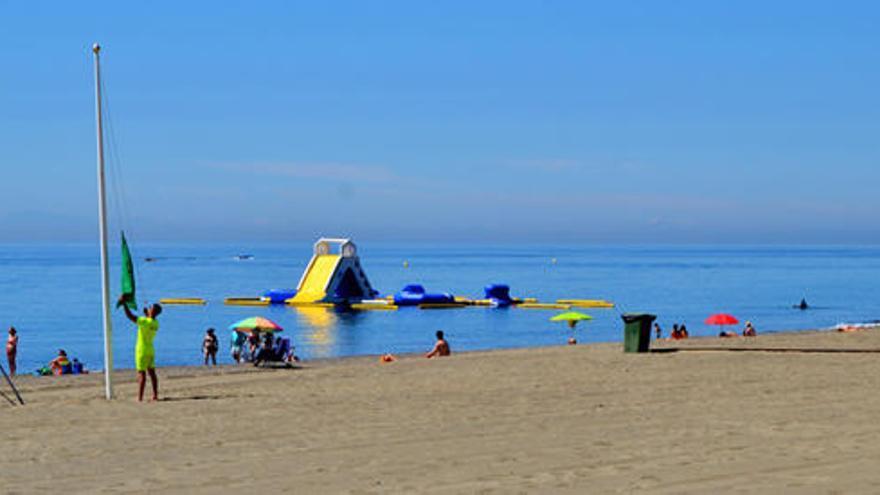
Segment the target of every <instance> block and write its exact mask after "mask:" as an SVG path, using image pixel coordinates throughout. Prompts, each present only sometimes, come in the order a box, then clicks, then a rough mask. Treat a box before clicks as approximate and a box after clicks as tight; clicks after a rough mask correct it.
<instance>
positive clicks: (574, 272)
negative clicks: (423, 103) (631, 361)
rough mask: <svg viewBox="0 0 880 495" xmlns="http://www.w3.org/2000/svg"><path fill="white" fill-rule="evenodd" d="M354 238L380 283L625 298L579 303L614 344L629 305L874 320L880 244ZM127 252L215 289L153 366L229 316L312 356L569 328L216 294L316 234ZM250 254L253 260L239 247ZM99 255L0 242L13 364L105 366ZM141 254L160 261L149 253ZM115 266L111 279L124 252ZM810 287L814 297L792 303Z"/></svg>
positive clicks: (144, 279) (158, 289) (189, 354)
mask: <svg viewBox="0 0 880 495" xmlns="http://www.w3.org/2000/svg"><path fill="white" fill-rule="evenodd" d="M358 247H359V253H360V255H361V261H362V263H363V266H364V268H365V270H366V272H367V275H368V276H369V278H370V279H371V282H372V284H373V286H374V287H376V288H377V289H378V290H380V291H381V292H382V293H383V294H389V293H393V292H395V291H397V290H398V289H399V288H400V287H402V286H403V285H404V284H407V283H421V284H423V285H425V287H426V288H427V289H428V290H436V291H449V292H453V293H455V294H457V295H464V296H471V297H480V296H482V288H483V286H485V285H486V284H488V283H493V282H495V283H507V284H509V285H510V286H511V293H512V294H513V295H514V296H519V297H537V298H540V299H541V300H542V301H545V300H546V301H554V300H556V299H558V298H584V299H593V298H596V299H608V300H611V301H614V302H615V303H617V308H616V309H613V310H608V309H591V310H585V312H587V313H589V314H591V315H592V316H593V317H594V318H595V319H594V320H592V321H589V322H585V323H583V324H581V325H579V326H578V328H577V330H576V336H577V338H578V340H579V341H580V342H610V341H619V340H620V339H621V334H622V324H621V321H620V312H635V311H639V312H641V311H644V312H651V313H654V314H657V315H658V317H659V319H658V321H659V322H660V324H661V325H662V326H663V327H664V330H665V331H666V332H668V330H669V328H670V327H671V326H672V324H673V323H675V322H685V323H687V325H688V328H689V330H690V332H691V334H694V335H714V334H716V333H717V328H712V327H708V326H705V325H703V323H702V322H703V320H704V319H705V318H706V316H708V315H709V314H711V313H716V312H727V313H732V314H734V315H735V316H737V317H738V318H740V320H741V321H743V322H744V321H745V320H751V321H752V322H753V323H754V324H755V326H756V327H757V329H758V331H759V332H768V331H784V330H794V329H806V328H817V327H828V326H832V325H835V324H837V323H840V322H865V321H872V320H875V319H877V318H880V284H878V283H877V281H878V280H880V248H878V247H730V246H699V247H667V246H663V247H659V246H645V247H632V246H629V247H622V246H586V247H572V246H484V245H474V246H464V247H463V246H456V247H452V246H445V245H419V244H408V245H405V244H398V245H388V244H371V243H365V244H359V246H358ZM115 250H116V249H114V251H115ZM133 251H134V252H133V254H134V256H135V258H136V259H137V265H138V266H137V271H138V273H137V275H138V280H137V281H138V291H139V293H138V295H139V298H140V301H141V303H142V304H143V303H144V302H145V301H156V300H158V299H159V298H161V297H202V298H205V299H207V300H208V301H209V304H208V305H206V306H201V307H200V306H166V308H165V312H164V313H163V314H162V317H161V319H160V321H161V330H160V333H159V336H158V337H157V341H156V348H157V359H158V363H159V365H191V364H198V363H199V362H200V359H201V354H200V349H201V339H202V335H203V332H204V330H205V329H206V328H208V327H211V326H213V327H215V328H217V329H218V334H219V336H220V338H221V343H222V348H221V349H222V350H221V359H222V361H223V362H230V358H229V356H228V345H227V341H228V333H229V332H228V331H227V330H226V327H227V326H228V325H229V324H230V323H232V322H234V321H237V320H239V319H241V318H245V317H248V316H253V315H262V316H266V317H268V318H270V319H272V320H274V321H276V322H278V323H279V324H280V325H282V326H283V327H284V328H285V334H286V335H287V336H289V337H292V339H293V342H294V345H295V346H296V348H297V351H298V352H297V353H298V354H299V355H300V356H302V357H304V358H306V359H308V358H324V357H340V356H352V355H362V354H378V353H385V352H391V353H405V352H414V351H424V350H426V349H428V348H430V347H431V345H432V343H433V333H434V331H435V330H437V329H443V330H445V331H446V333H447V335H448V338H449V341H450V343H451V345H452V347H453V349H454V350H455V349H457V350H474V349H495V348H507V347H523V346H542V345H556V344H561V343H564V342H565V340H566V339H567V337H568V331H567V330H566V328H565V327H564V325H560V324H557V323H551V322H549V321H548V319H549V318H550V317H551V316H552V315H553V314H555V313H554V312H553V311H545V310H525V309H491V308H466V309H457V310H434V311H425V310H418V309H409V308H405V309H401V310H400V311H396V312H380V311H375V312H359V313H337V312H335V311H332V310H325V309H316V308H311V309H294V308H287V307H283V306H282V307H266V308H263V307H235V306H224V305H223V303H222V300H223V298H224V297H229V296H258V295H261V294H262V293H263V292H264V291H265V290H267V289H272V288H290V287H295V286H296V283H297V281H298V280H299V277H300V275H301V273H302V270H303V269H304V267H305V265H306V264H307V263H308V261H309V258H310V256H311V244H305V243H303V244H290V245H271V246H265V245H263V246H258V245H254V246H245V245H171V244H165V245H156V244H150V245H136V246H133ZM241 253H247V254H253V255H254V258H253V259H251V260H247V261H239V260H237V259H235V255H237V254H241ZM97 256H98V255H97V249H96V248H95V247H94V246H91V245H5V246H0V324H2V325H3V326H4V327H5V326H8V325H15V326H16V327H17V328H18V329H19V332H20V350H19V368H20V372H28V371H31V370H33V369H35V368H37V367H38V366H40V365H42V364H44V363H45V362H47V361H48V360H50V359H51V358H52V357H53V356H54V353H55V352H56V350H57V349H58V348H64V349H66V350H67V351H68V353H69V355H71V356H72V357H73V356H75V357H78V358H79V359H80V360H81V361H83V362H84V363H85V364H86V366H87V367H88V368H92V369H99V368H101V366H102V330H101V307H100V289H99V284H100V278H99V271H98V257H97ZM145 257H154V258H156V259H157V261H155V262H151V263H145V262H144V261H143V259H144V258H145ZM554 259H555V260H556V262H555V263H554V262H553V261H552V260H554ZM404 261H407V262H408V268H407V267H404ZM112 267H113V272H112V275H111V277H112V282H113V284H114V287H117V286H118V278H119V273H118V260H116V259H114V260H113V264H112ZM115 293H116V291H115V290H114V294H115ZM801 297H806V298H807V300H808V301H809V302H810V304H812V305H813V309H810V310H808V311H799V310H795V309H792V305H793V304H795V303H797V302H799V301H800V299H801ZM114 325H115V327H114V328H115V333H114V356H115V364H116V366H117V367H121V368H122V367H132V366H133V347H134V333H135V332H134V329H133V325H132V324H130V323H129V322H128V321H127V320H125V319H124V317H123V316H122V314H121V313H120V312H114ZM3 335H4V338H5V331H4V334H3Z"/></svg>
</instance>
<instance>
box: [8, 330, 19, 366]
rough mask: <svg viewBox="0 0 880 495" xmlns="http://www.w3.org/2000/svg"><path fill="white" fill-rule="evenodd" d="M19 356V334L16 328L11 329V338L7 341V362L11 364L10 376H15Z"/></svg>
mask: <svg viewBox="0 0 880 495" xmlns="http://www.w3.org/2000/svg"><path fill="white" fill-rule="evenodd" d="M17 355H18V332H17V331H16V330H15V327H9V337H8V338H7V339H6V362H7V363H9V375H10V376H15V356H17Z"/></svg>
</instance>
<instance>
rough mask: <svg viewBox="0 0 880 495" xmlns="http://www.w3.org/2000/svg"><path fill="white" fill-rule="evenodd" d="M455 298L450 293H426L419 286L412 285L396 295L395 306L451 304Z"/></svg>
mask: <svg viewBox="0 0 880 495" xmlns="http://www.w3.org/2000/svg"><path fill="white" fill-rule="evenodd" d="M454 302H455V297H453V296H452V294H449V293H448V292H425V288H424V287H422V286H421V285H419V284H410V285H407V286H406V287H404V288H403V289H400V292H398V293H397V294H394V304H396V305H398V306H418V305H419V304H450V303H454Z"/></svg>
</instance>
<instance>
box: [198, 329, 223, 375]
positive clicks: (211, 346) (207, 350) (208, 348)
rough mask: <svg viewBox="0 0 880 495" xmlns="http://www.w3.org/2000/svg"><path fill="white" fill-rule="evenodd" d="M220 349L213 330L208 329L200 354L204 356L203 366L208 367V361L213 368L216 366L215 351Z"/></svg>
mask: <svg viewBox="0 0 880 495" xmlns="http://www.w3.org/2000/svg"><path fill="white" fill-rule="evenodd" d="M218 349H220V342H218V341H217V335H215V334H214V329H213V328H209V329H208V330H207V331H206V332H205V339H204V340H202V353H204V355H205V366H207V365H208V359H210V360H211V363H212V364H213V365H214V366H217V350H218Z"/></svg>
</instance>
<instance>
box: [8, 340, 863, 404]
mask: <svg viewBox="0 0 880 495" xmlns="http://www.w3.org/2000/svg"><path fill="white" fill-rule="evenodd" d="M860 325H863V326H862V328H861V330H859V331H857V332H853V333H860V332H868V331H874V330H880V323H878V324H860ZM837 334H850V333H848V332H838V331H836V330H835V329H834V328H833V327H832V328H814V329H804V330H780V331H767V332H765V333H762V334H759V335H758V336H757V337H742V336H739V337H733V338H722V337H717V336H715V337H713V336H705V335H704V336H695V337H689V338H687V339H683V340H671V339H669V338H663V339H661V340H656V339H654V338H652V339H651V347H650V352H649V354H651V353H653V354H661V353H670V352H683V351H691V352H693V351H697V352H710V351H724V350H729V351H750V352H770V351H779V350H786V346H789V345H790V344H789V343H788V341H787V339H785V341H784V342H782V343H779V338H781V337H789V336H792V337H797V336H809V335H837ZM768 341H769V343H770V346H767V345H766V344H767V342H768ZM708 343H712V344H713V345H711V346H708V345H706V344H708ZM622 346H623V342H622V341H620V342H592V343H579V344H577V345H576V346H570V345H567V344H558V345H546V346H524V347H507V348H496V349H480V350H466V351H454V356H472V357H480V356H492V355H495V354H501V355H503V354H507V353H517V352H530V351H542V350H553V349H567V348H570V347H579V348H585V347H588V348H595V349H598V350H601V351H619V352H621V353H622V352H623V351H622ZM788 350H791V351H797V350H804V349H803V348H797V349H788ZM805 350H807V351H810V348H806V349H805ZM818 350H820V349H819V348H818V347H817V348H815V350H814V351H813V352H815V351H818ZM842 351H843V352H848V351H847V350H846V349H844V350H842ZM869 351H870V352H873V351H874V349H870V350H869ZM876 351H877V352H880V344H878V348H877V349H876ZM380 356H382V354H362V355H356V356H340V357H326V358H315V359H309V360H306V361H301V362H297V363H295V364H293V365H292V366H289V367H283V366H269V367H259V368H258V367H254V366H253V365H252V364H251V363H240V364H219V365H216V366H205V365H202V364H194V365H173V366H159V367H157V368H156V370H157V373H158V374H159V379H160V396H161V395H162V394H161V390H162V381H163V379H169V380H177V379H181V378H197V377H223V376H238V375H254V376H258V375H260V374H262V373H273V372H278V373H284V372H296V371H308V370H313V369H324V368H332V367H339V366H367V365H368V364H376V365H385V366H393V365H394V364H396V363H397V362H400V361H428V360H427V359H426V358H425V357H424V353H423V352H418V353H403V354H395V355H394V357H395V358H396V359H397V361H395V362H394V363H380V362H379V361H378V358H379V357H380ZM437 359H441V360H442V359H443V358H434V360H437ZM103 376H104V371H103V370H98V371H91V370H90V371H89V372H88V373H84V374H80V375H62V376H57V375H46V376H36V375H34V374H32V373H29V374H25V375H21V374H19V375H16V376H14V377H12V379H13V382H14V383H15V384H16V387H18V388H19V390H20V391H22V393H24V392H25V391H28V392H30V391H43V390H55V389H64V388H68V387H85V386H86V385H87V384H88V385H92V382H95V383H94V386H95V387H103ZM135 381H136V373H135V369H134V368H116V369H114V370H113V384H114V387H115V386H116V385H123V384H124V385H128V384H134V383H135ZM2 385H5V384H2ZM102 390H103V389H102ZM102 397H103V396H102Z"/></svg>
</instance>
